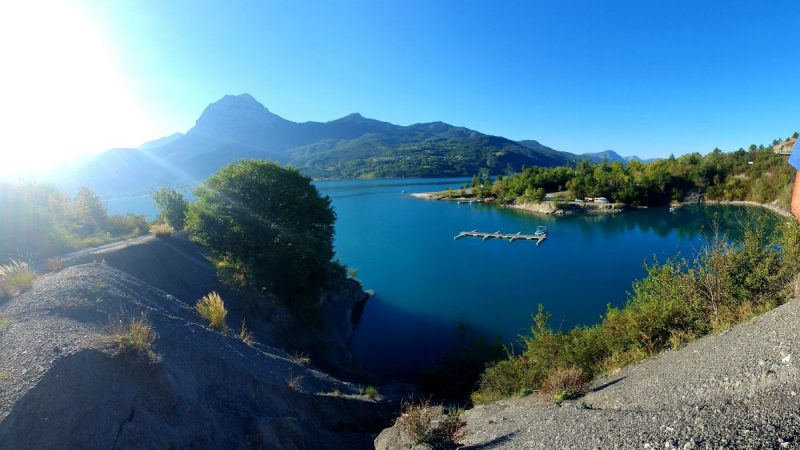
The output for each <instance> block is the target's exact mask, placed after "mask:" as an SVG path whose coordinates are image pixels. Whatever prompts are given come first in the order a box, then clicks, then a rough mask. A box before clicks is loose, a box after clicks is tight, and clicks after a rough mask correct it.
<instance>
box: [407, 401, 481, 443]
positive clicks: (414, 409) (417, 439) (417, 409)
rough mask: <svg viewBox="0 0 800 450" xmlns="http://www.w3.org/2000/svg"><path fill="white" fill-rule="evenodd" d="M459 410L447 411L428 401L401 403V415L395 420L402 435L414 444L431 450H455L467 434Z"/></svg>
mask: <svg viewBox="0 0 800 450" xmlns="http://www.w3.org/2000/svg"><path fill="white" fill-rule="evenodd" d="M461 413H462V411H461V410H460V409H453V410H449V411H447V413H446V414H445V411H444V409H443V408H442V406H441V405H434V404H432V403H431V402H430V400H423V401H421V402H420V403H410V402H403V405H402V415H401V416H400V417H399V418H398V419H397V423H398V425H399V426H400V429H401V431H402V433H403V434H404V435H405V436H406V437H407V438H408V439H409V440H411V441H412V442H413V443H414V444H415V445H416V444H429V445H431V446H433V448H437V449H444V448H456V447H457V446H458V444H459V442H460V441H461V440H462V439H463V438H464V436H465V435H466V432H467V428H466V423H464V421H463V420H461Z"/></svg>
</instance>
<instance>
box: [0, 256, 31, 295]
mask: <svg viewBox="0 0 800 450" xmlns="http://www.w3.org/2000/svg"><path fill="white" fill-rule="evenodd" d="M36 276H37V275H36V272H34V271H32V270H30V267H29V266H28V263H26V262H23V261H18V260H16V259H12V260H11V261H10V262H9V263H8V264H5V265H2V266H0V300H2V299H8V298H11V297H12V296H14V295H18V294H20V293H22V292H24V291H27V290H28V289H30V288H31V287H32V286H33V280H35V279H36Z"/></svg>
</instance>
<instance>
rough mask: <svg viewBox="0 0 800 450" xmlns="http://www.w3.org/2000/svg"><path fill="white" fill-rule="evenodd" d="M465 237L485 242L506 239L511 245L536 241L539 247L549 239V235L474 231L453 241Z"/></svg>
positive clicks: (460, 235)
mask: <svg viewBox="0 0 800 450" xmlns="http://www.w3.org/2000/svg"><path fill="white" fill-rule="evenodd" d="M464 237H476V238H481V239H483V240H484V241H485V240H488V239H505V240H507V241H508V242H509V243H511V242H514V241H517V240H520V241H536V245H539V244H541V243H542V241H544V240H545V239H547V234H522V232H518V233H516V234H504V233H501V232H499V231H495V232H494V233H484V232H481V231H478V230H472V231H462V232H461V233H458V235H456V236H455V237H453V240H458V239H461V238H464Z"/></svg>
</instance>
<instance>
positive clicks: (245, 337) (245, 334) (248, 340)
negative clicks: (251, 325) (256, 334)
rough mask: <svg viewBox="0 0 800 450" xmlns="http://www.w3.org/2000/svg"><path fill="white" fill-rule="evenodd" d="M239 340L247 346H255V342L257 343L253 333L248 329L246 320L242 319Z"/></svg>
mask: <svg viewBox="0 0 800 450" xmlns="http://www.w3.org/2000/svg"><path fill="white" fill-rule="evenodd" d="M239 339H241V340H242V342H244V343H245V344H247V345H253V342H255V339H254V338H253V333H251V332H250V330H248V329H247V325H246V324H245V321H244V319H242V326H241V327H240V328H239Z"/></svg>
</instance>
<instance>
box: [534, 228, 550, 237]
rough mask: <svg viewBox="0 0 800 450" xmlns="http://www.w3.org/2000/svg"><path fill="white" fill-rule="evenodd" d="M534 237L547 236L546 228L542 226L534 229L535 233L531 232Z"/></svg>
mask: <svg viewBox="0 0 800 450" xmlns="http://www.w3.org/2000/svg"><path fill="white" fill-rule="evenodd" d="M533 235H534V236H547V227H546V226H544V225H539V226H538V227H536V231H534V232H533Z"/></svg>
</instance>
